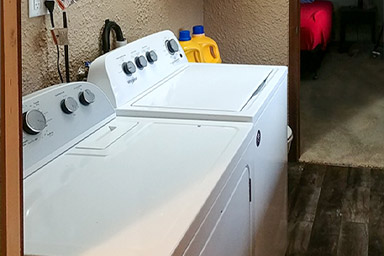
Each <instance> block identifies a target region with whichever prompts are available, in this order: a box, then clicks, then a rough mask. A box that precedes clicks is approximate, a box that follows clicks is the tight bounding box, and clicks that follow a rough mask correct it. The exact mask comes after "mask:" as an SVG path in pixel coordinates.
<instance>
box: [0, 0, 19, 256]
mask: <svg viewBox="0 0 384 256" xmlns="http://www.w3.org/2000/svg"><path fill="white" fill-rule="evenodd" d="M20 6H21V3H20V0H2V1H1V6H0V18H1V43H0V46H1V52H0V57H1V64H0V75H1V91H0V120H1V126H0V147H1V148H0V149H1V150H0V166H1V169H0V255H6V256H21V255H22V254H23V221H22V216H23V213H22V208H23V199H22V146H21V129H20V127H21V122H20V120H21V113H20V110H21V93H20V91H21V50H20V46H21V44H20V38H21V37H20Z"/></svg>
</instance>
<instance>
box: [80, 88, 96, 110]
mask: <svg viewBox="0 0 384 256" xmlns="http://www.w3.org/2000/svg"><path fill="white" fill-rule="evenodd" d="M79 101H80V103H81V104H83V105H84V106H88V105H89V104H92V103H93V102H95V94H94V93H93V92H92V91H91V90H89V89H85V90H84V91H83V92H81V93H80V95H79Z"/></svg>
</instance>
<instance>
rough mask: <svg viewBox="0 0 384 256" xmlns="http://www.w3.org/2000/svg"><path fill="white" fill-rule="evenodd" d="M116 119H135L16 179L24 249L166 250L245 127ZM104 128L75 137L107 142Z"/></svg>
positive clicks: (98, 255) (222, 173) (228, 163)
mask: <svg viewBox="0 0 384 256" xmlns="http://www.w3.org/2000/svg"><path fill="white" fill-rule="evenodd" d="M124 119H125V120H126V121H125V120H124ZM124 119H123V118H117V120H114V121H112V122H111V123H110V124H108V126H120V125H123V127H122V128H124V129H122V130H127V129H130V128H129V127H130V126H134V127H133V128H131V129H130V130H129V131H128V132H127V133H125V134H124V135H122V136H121V137H119V138H118V139H117V140H116V139H115V138H114V137H113V136H112V135H110V136H107V137H108V138H109V140H110V142H113V143H112V144H111V145H110V146H108V147H107V148H106V149H105V150H95V149H93V148H89V149H78V148H73V149H71V150H70V151H68V152H67V153H65V154H64V155H62V156H60V157H58V158H57V159H55V160H54V161H52V162H50V163H48V164H47V165H46V166H44V167H43V168H41V169H40V170H38V171H37V172H36V173H34V174H32V175H31V176H29V177H28V178H26V179H25V180H24V225H25V226H24V241H25V253H26V254H30V255H68V256H70V255H76V256H79V255H82V256H88V255H89V256H105V255H114V256H119V255H143V256H146V255H156V256H169V255H171V254H172V251H173V250H174V249H175V248H176V246H177V245H178V243H179V242H180V240H181V239H182V238H183V237H184V235H185V232H187V230H188V229H189V228H190V226H191V223H193V221H194V220H195V219H196V218H197V217H196V216H197V215H198V213H199V212H200V211H201V210H202V207H203V205H204V204H205V202H206V201H207V198H210V195H211V193H212V191H217V193H218V191H220V189H221V188H220V187H217V184H218V182H219V181H221V182H220V184H225V180H226V179H227V178H228V177H229V175H230V174H231V171H232V168H233V167H234V165H235V164H236V160H235V159H238V158H239V157H240V155H241V154H242V152H243V151H242V149H243V148H244V147H245V145H246V143H247V141H248V140H247V139H246V138H249V134H250V131H251V129H252V124H245V123H241V124H240V123H239V124H237V123H236V124H232V123H223V122H202V121H193V122H192V121H188V122H187V121H180V120H174V121H172V122H169V121H167V120H163V119H158V120H157V121H155V122H150V121H148V120H145V119H141V120H140V121H139V119H131V118H124ZM137 122H138V123H137ZM108 129H109V128H108ZM105 132H106V131H105V130H102V129H101V130H98V131H97V132H95V136H94V137H92V136H91V137H88V138H86V139H85V140H84V142H83V144H84V145H92V143H93V142H94V141H97V139H95V138H102V139H103V140H106V136H104V135H103V134H104V133H105ZM114 132H119V130H118V128H116V129H115V130H114V131H112V132H110V133H111V134H113V133H114ZM88 140H91V142H89V141H88ZM244 140H245V141H244ZM105 144H109V143H105ZM97 151H103V152H100V153H98V152H97ZM102 153H103V154H102ZM235 156H236V158H234V157H235ZM212 200H213V199H212ZM207 210H208V208H206V209H205V211H207ZM203 216H204V215H203ZM195 228H196V229H197V227H195Z"/></svg>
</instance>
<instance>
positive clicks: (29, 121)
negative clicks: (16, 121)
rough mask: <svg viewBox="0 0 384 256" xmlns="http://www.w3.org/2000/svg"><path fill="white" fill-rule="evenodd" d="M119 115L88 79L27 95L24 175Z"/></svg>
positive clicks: (24, 106) (24, 128) (24, 98)
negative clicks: (116, 114)
mask: <svg viewBox="0 0 384 256" xmlns="http://www.w3.org/2000/svg"><path fill="white" fill-rule="evenodd" d="M114 117H115V111H114V108H113V106H112V105H111V103H110V102H109V100H108V98H107V97H106V95H105V94H104V93H103V92H102V91H101V90H100V89H99V88H98V87H97V86H95V85H93V84H91V83H88V82H74V83H68V84H60V85H55V86H51V87H49V88H46V89H43V90H40V91H37V92H35V93H32V94H30V95H28V96H25V97H23V159H24V160H23V161H24V178H25V177H27V176H28V175H30V174H32V173H33V172H35V171H36V170H37V169H39V168H40V167H41V166H43V165H45V164H46V163H47V162H49V161H51V160H52V159H54V158H55V157H57V156H58V155H60V154H62V153H63V152H64V151H66V150H68V149H69V148H70V147H72V146H73V145H75V144H76V143H78V142H79V141H80V140H82V139H84V138H85V137H86V136H88V135H89V134H91V133H92V132H94V131H95V130H97V129H98V128H100V127H101V126H102V125H104V124H105V123H107V122H109V121H110V120H111V119H113V118H114Z"/></svg>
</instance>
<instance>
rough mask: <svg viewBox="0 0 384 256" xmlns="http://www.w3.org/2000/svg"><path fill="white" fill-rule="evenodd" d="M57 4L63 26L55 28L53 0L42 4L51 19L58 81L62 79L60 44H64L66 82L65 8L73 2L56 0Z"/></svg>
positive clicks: (66, 40)
mask: <svg viewBox="0 0 384 256" xmlns="http://www.w3.org/2000/svg"><path fill="white" fill-rule="evenodd" d="M56 2H57V4H58V6H59V7H60V9H61V10H62V11H63V28H55V23H54V16H53V10H54V7H55V0H45V2H44V5H45V7H47V9H48V11H49V14H50V19H51V26H52V28H51V35H52V38H53V41H54V43H55V45H56V50H57V71H58V73H59V76H60V81H61V82H64V81H63V77H62V75H61V71H60V48H59V46H60V45H63V46H64V58H65V78H66V79H65V80H66V82H67V83H68V82H70V70H69V48H68V44H69V42H68V23H67V12H66V9H67V8H68V7H69V6H70V5H71V4H73V3H75V1H74V0H56Z"/></svg>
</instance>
